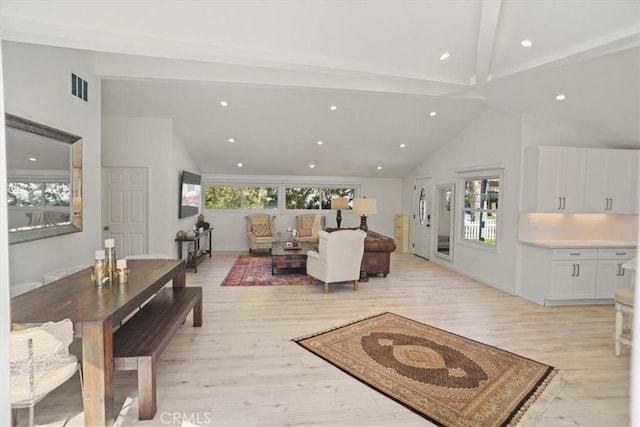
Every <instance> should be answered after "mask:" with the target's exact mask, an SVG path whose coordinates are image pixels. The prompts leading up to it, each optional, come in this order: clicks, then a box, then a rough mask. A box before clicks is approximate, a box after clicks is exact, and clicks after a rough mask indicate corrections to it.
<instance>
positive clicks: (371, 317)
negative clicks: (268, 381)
mask: <svg viewBox="0 0 640 427" xmlns="http://www.w3.org/2000/svg"><path fill="white" fill-rule="evenodd" d="M383 314H389V312H388V311H383V312H382V313H377V314H371V315H369V316H366V317H362V318H360V319H357V320H352V321H351V322H348V323H345V324H342V325H339V326H333V327H331V328H329V329H325V330H322V331H319V332H314V333H312V334H309V335H304V336H301V337H298V338H293V339H292V340H291V341H293V342H299V341H303V340H306V339H309V338H313V337H317V336H318V335H322V334H326V333H327V332H331V331H335V330H337V329H340V328H344V327H346V326H349V325H353V324H354V323H358V322H362V321H363V320H367V319H373V318H374V317H378V316H382V315H383Z"/></svg>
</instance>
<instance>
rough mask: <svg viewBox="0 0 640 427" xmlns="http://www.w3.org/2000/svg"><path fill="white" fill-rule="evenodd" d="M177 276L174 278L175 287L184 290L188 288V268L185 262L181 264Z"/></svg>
mask: <svg viewBox="0 0 640 427" xmlns="http://www.w3.org/2000/svg"><path fill="white" fill-rule="evenodd" d="M175 274H176V275H175V276H173V287H174V288H184V287H185V286H187V267H186V264H185V263H184V262H182V263H181V264H180V267H179V268H178V269H177V271H176V273H175Z"/></svg>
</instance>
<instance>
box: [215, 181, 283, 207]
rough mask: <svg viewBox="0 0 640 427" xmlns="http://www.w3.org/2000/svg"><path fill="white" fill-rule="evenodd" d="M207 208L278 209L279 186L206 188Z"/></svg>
mask: <svg viewBox="0 0 640 427" xmlns="http://www.w3.org/2000/svg"><path fill="white" fill-rule="evenodd" d="M204 206H205V208H206V209H276V208H277V207H278V188H277V187H227V186H206V187H205V188H204Z"/></svg>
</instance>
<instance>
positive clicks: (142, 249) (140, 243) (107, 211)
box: [102, 167, 148, 258]
mask: <svg viewBox="0 0 640 427" xmlns="http://www.w3.org/2000/svg"><path fill="white" fill-rule="evenodd" d="M102 222H103V224H102V226H103V236H104V238H105V239H106V238H112V239H114V240H115V244H116V255H117V257H118V258H123V257H125V256H127V255H139V254H146V253H148V250H147V246H148V245H147V169H146V168H111V167H105V168H102Z"/></svg>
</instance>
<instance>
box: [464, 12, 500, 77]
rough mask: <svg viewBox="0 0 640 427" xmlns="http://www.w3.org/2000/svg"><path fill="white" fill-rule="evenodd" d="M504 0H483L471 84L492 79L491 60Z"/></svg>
mask: <svg viewBox="0 0 640 427" xmlns="http://www.w3.org/2000/svg"><path fill="white" fill-rule="evenodd" d="M501 6H502V0H483V1H482V7H481V8H480V26H479V30H478V46H477V51H476V73H475V75H474V76H473V77H471V82H470V83H471V84H481V83H484V82H487V81H489V80H491V74H490V71H491V61H492V60H493V47H494V44H495V39H496V32H497V30H498V19H499V18H500V8H501Z"/></svg>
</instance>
